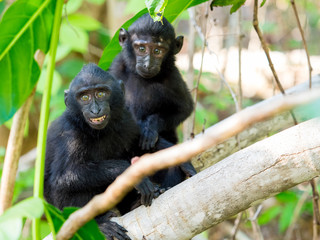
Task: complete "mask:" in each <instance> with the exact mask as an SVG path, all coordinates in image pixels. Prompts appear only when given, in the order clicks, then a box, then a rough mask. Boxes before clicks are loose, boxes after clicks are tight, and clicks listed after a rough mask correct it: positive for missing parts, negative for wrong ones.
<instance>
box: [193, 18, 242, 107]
mask: <svg viewBox="0 0 320 240" xmlns="http://www.w3.org/2000/svg"><path fill="white" fill-rule="evenodd" d="M191 20H192V22H193V25H194V28H195V29H196V31H197V33H198V35H199V37H200V39H201V40H202V41H203V42H204V43H205V46H206V48H207V50H208V52H209V54H210V55H213V56H215V57H216V58H217V62H219V58H218V56H217V54H216V53H215V52H214V51H213V50H211V49H210V46H209V44H208V41H207V40H206V38H205V37H204V35H203V33H202V32H201V28H200V26H198V25H197V23H196V21H195V19H191ZM214 68H215V70H216V71H217V73H218V75H219V77H220V79H221V81H222V83H224V84H225V86H226V87H227V88H228V90H229V92H230V94H231V96H232V99H233V101H234V103H235V108H236V112H238V111H239V103H238V100H237V97H236V94H235V93H234V92H233V90H232V88H231V87H230V85H229V84H228V82H227V81H226V79H225V77H224V75H223V74H222V73H221V71H220V70H219V68H218V67H217V66H216V65H214Z"/></svg>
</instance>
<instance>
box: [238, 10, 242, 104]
mask: <svg viewBox="0 0 320 240" xmlns="http://www.w3.org/2000/svg"><path fill="white" fill-rule="evenodd" d="M238 14H239V15H238V17H239V19H238V29H239V36H238V47H239V59H238V60H239V76H238V77H239V82H238V86H239V109H240V110H241V109H242V100H243V99H242V98H243V93H242V78H241V52H242V37H243V36H242V29H241V18H242V16H241V15H242V14H241V8H240V9H239V10H238Z"/></svg>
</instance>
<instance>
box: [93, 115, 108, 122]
mask: <svg viewBox="0 0 320 240" xmlns="http://www.w3.org/2000/svg"><path fill="white" fill-rule="evenodd" d="M106 117H107V116H106V115H103V116H102V117H98V118H90V122H92V123H94V124H99V123H101V122H103V121H104V120H105V119H106Z"/></svg>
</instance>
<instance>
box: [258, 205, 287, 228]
mask: <svg viewBox="0 0 320 240" xmlns="http://www.w3.org/2000/svg"><path fill="white" fill-rule="evenodd" d="M281 211H282V208H281V207H280V206H273V207H270V208H269V209H267V210H266V211H264V212H263V213H262V214H261V215H260V216H259V218H258V223H259V225H265V224H268V223H269V222H270V221H271V220H272V219H274V218H275V217H277V216H278V215H279V214H280V213H281Z"/></svg>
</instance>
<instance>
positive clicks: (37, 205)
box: [0, 198, 44, 240]
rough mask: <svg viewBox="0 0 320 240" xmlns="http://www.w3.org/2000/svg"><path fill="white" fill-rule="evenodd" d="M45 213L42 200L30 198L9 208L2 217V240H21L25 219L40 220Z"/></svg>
mask: <svg viewBox="0 0 320 240" xmlns="http://www.w3.org/2000/svg"><path fill="white" fill-rule="evenodd" d="M43 212H44V208H43V202H42V200H41V199H40V198H28V199H26V200H23V201H21V202H19V203H18V204H16V205H14V206H13V207H11V208H9V209H8V210H6V211H5V212H4V213H3V214H2V215H1V216H0V239H3V240H15V239H19V237H20V234H21V230H22V225H23V224H22V220H23V218H29V219H34V218H40V217H41V216H42V214H43Z"/></svg>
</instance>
